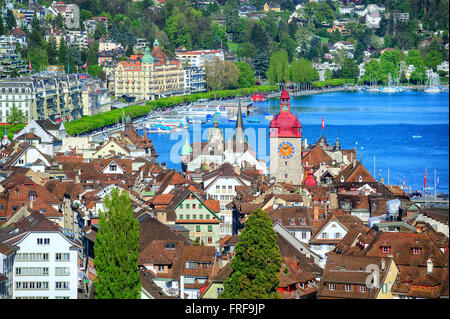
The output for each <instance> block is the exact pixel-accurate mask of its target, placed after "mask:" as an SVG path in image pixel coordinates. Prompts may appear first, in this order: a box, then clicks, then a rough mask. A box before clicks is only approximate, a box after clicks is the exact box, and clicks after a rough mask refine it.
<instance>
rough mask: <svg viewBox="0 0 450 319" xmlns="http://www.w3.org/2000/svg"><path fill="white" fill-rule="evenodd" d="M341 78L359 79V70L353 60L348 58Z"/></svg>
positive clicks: (342, 69) (343, 66)
mask: <svg viewBox="0 0 450 319" xmlns="http://www.w3.org/2000/svg"><path fill="white" fill-rule="evenodd" d="M341 77H342V78H344V79H355V80H357V79H358V77H359V68H358V65H357V64H356V62H355V61H354V60H353V59H350V58H347V59H345V60H344V63H343V65H342V68H341Z"/></svg>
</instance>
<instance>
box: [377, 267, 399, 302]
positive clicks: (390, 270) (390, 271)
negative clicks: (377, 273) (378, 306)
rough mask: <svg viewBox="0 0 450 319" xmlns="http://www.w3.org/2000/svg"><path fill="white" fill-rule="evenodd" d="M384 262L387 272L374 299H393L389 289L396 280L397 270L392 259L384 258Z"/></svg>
mask: <svg viewBox="0 0 450 319" xmlns="http://www.w3.org/2000/svg"><path fill="white" fill-rule="evenodd" d="M385 262H386V264H387V265H386V266H387V270H386V272H385V274H384V275H385V276H384V278H382V279H381V282H380V290H379V291H378V294H377V296H376V299H394V295H393V294H392V291H391V288H392V286H393V285H394V283H395V280H396V279H397V275H398V268H397V265H396V264H395V262H394V259H393V258H386V259H385Z"/></svg>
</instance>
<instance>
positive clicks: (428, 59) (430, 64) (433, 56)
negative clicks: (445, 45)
mask: <svg viewBox="0 0 450 319" xmlns="http://www.w3.org/2000/svg"><path fill="white" fill-rule="evenodd" d="M442 61H443V59H442V53H441V52H438V51H430V52H428V53H427V54H426V55H425V58H424V59H423V62H424V64H425V66H426V67H427V68H429V69H433V70H434V71H436V69H437V66H438V65H439V64H441V63H442Z"/></svg>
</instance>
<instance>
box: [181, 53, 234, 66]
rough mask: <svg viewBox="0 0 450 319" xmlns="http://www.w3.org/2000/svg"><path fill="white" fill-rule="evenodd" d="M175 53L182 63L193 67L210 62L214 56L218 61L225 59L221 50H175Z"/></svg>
mask: <svg viewBox="0 0 450 319" xmlns="http://www.w3.org/2000/svg"><path fill="white" fill-rule="evenodd" d="M175 54H176V55H177V59H178V60H180V61H181V64H182V65H189V66H194V67H204V66H205V64H208V63H212V62H213V61H214V60H215V59H216V58H218V59H219V60H220V61H224V60H225V56H224V53H223V51H222V50H197V51H177V52H175Z"/></svg>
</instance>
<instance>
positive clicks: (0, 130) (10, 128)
mask: <svg viewBox="0 0 450 319" xmlns="http://www.w3.org/2000/svg"><path fill="white" fill-rule="evenodd" d="M25 126H26V124H16V125H10V124H8V125H6V134H8V137H9V140H10V141H12V140H13V137H14V134H16V133H17V132H18V131H20V130H21V129H23V128H24V127H25ZM4 127H5V126H4V125H2V126H1V127H0V138H2V139H3V136H4V135H5V134H4Z"/></svg>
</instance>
